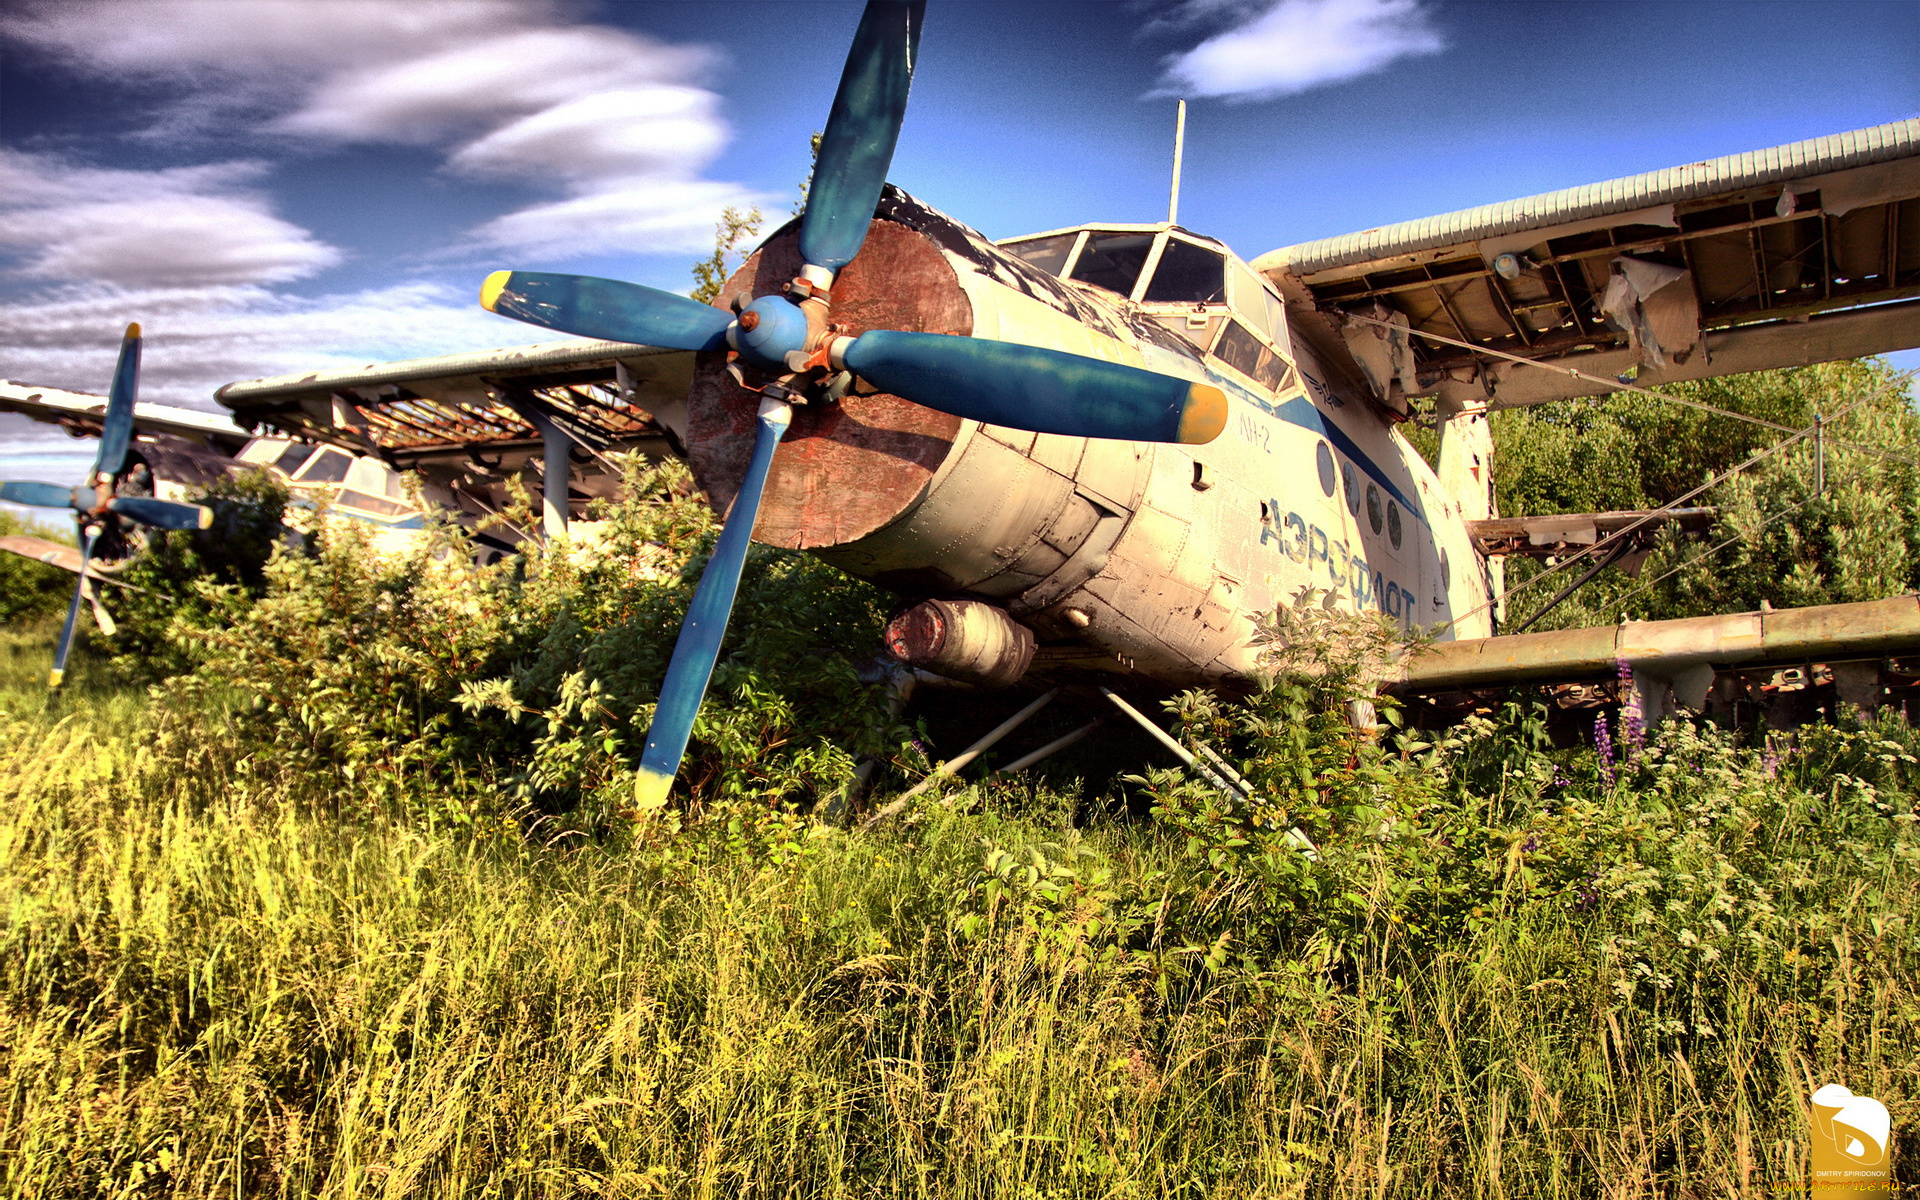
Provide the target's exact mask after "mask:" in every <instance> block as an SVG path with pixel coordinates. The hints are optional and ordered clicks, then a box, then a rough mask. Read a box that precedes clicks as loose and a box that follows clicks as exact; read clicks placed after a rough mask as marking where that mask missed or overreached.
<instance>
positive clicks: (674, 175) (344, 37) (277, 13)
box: [0, 0, 762, 285]
mask: <svg viewBox="0 0 1920 1200" xmlns="http://www.w3.org/2000/svg"><path fill="white" fill-rule="evenodd" d="M563 11H564V10H563V9H562V8H561V7H560V5H559V4H557V3H552V2H548V0H435V2H434V3H427V4H420V3H413V4H408V3H395V2H393V0H327V2H325V3H320V2H316V0H246V3H244V4H240V3H237V2H236V0H77V2H76V0H68V2H66V3H47V4H39V5H35V6H32V7H29V8H27V9H26V10H24V12H23V13H22V14H20V15H16V16H13V17H9V18H0V34H5V35H9V36H11V37H13V38H15V39H16V40H18V41H22V42H26V43H28V44H31V45H33V46H37V47H39V48H40V49H42V50H45V51H50V52H52V53H54V54H56V55H58V56H60V57H62V58H63V59H65V60H66V61H68V62H70V63H72V64H74V65H76V66H78V67H79V68H81V69H83V70H87V71H91V72H94V73H97V74H103V75H108V76H115V75H118V74H133V75H136V76H145V77H152V78H156V79H161V80H165V81H170V82H174V83H176V84H177V85H178V89H179V90H178V94H177V95H176V97H175V99H174V100H173V101H172V103H171V104H170V105H168V106H167V107H166V109H165V111H164V113H163V115H162V117H161V119H160V123H159V124H158V125H156V126H155V127H154V128H153V129H150V130H149V131H148V135H149V137H150V140H154V141H157V142H161V143H163V144H168V145H174V144H178V141H179V140H180V138H181V137H182V136H183V135H191V134H195V133H201V132H207V131H212V130H230V129H232V128H235V127H240V128H249V129H251V130H252V131H253V132H254V134H255V135H256V136H264V137H268V138H269V139H274V140H278V141H279V143H280V144H282V145H284V144H285V143H284V139H287V138H294V139H301V140H306V141H319V142H331V143H336V144H349V143H386V144H406V145H419V146H433V147H441V148H444V150H445V152H446V155H447V158H446V164H447V169H448V170H450V171H452V172H455V173H457V174H462V175H469V176H475V177H491V178H517V179H523V180H529V181H532V182H534V183H535V184H536V185H544V186H546V187H547V188H549V189H551V191H552V192H553V193H554V194H555V197H556V198H555V199H552V200H549V201H546V202H542V203H535V204H531V205H528V206H527V207H525V208H522V209H520V210H518V211H516V212H510V213H506V214H504V215H502V216H500V217H497V218H495V219H494V220H492V221H488V222H485V223H483V224H482V225H481V226H480V227H479V228H478V229H475V230H471V231H469V232H468V234H466V235H465V236H463V237H462V238H460V239H459V241H460V242H461V243H462V245H463V246H465V247H468V248H471V247H473V246H476V245H477V246H483V247H486V248H488V249H501V248H510V249H516V250H522V251H528V252H537V253H540V254H543V255H547V256H569V255H574V254H586V253H593V252H597V251H606V250H618V251H629V252H632V251H638V252H654V253H680V252H686V251H691V252H696V253H697V252H699V251H701V250H704V249H706V248H707V247H708V246H710V244H711V240H712V230H713V225H714V222H715V220H716V219H717V218H718V217H719V214H720V209H721V208H722V207H723V206H725V205H727V204H747V203H753V202H755V201H756V200H759V199H762V198H761V197H758V196H755V195H752V194H750V193H749V192H748V191H747V190H746V189H744V188H742V187H740V186H739V185H737V184H731V183H723V182H718V181H713V180H707V179H703V178H701V173H702V171H703V170H704V169H705V168H706V167H707V166H708V164H710V163H711V162H712V161H713V160H714V158H715V157H716V156H717V155H718V154H719V153H720V151H721V150H722V148H724V147H725V145H726V143H727V140H728V137H729V136H730V133H729V130H728V128H727V124H726V122H725V120H724V119H723V118H722V117H721V115H720V104H719V98H718V97H717V96H716V95H715V94H714V93H713V92H712V91H711V90H709V89H707V88H704V87H701V86H699V83H698V80H699V77H700V76H701V75H702V74H703V73H704V72H707V71H709V70H711V69H712V67H713V65H714V63H715V61H716V60H715V56H714V55H713V53H712V52H710V51H708V50H705V49H702V48H700V47H694V46H671V45H667V44H664V43H662V42H659V41H656V40H654V39H651V38H648V37H645V36H643V35H640V34H636V33H631V32H628V31H625V30H622V29H617V28H613V27H611V26H606V25H593V24H582V23H570V22H568V21H566V20H564V19H563ZM242 14H244V15H242ZM266 144H268V145H272V144H274V141H273V140H270V141H269V142H267V143H266ZM192 182H193V181H191V180H187V179H185V177H182V180H181V189H180V190H181V191H183V192H185V193H186V194H189V195H191V196H192V199H191V200H189V201H183V202H182V203H180V204H170V203H166V202H162V201H160V200H158V199H156V198H152V197H143V198H142V200H143V202H144V203H145V213H146V219H145V220H144V221H142V222H135V223H132V224H128V223H127V221H128V219H129V217H131V216H132V215H133V214H130V213H128V212H126V211H122V210H109V209H105V208H100V207H98V206H97V205H90V204H83V205H82V206H81V207H80V208H79V209H77V210H76V211H75V212H74V213H73V214H72V215H71V216H70V217H66V218H63V219H62V220H60V221H55V222H49V223H44V229H45V231H46V233H45V237H46V238H47V239H53V240H57V245H53V244H49V245H48V246H45V247H41V248H39V249H38V250H37V251H35V253H34V255H33V256H32V257H31V259H30V269H31V270H32V271H33V273H35V274H37V275H40V276H43V277H53V278H70V279H74V278H85V279H104V280H109V281H113V282H118V283H122V284H127V285H157V284H165V283H175V284H191V283H204V284H219V283H242V282H274V281H277V280H283V279H292V278H297V277H299V276H300V275H303V274H310V273H311V272H312V271H313V270H314V269H317V267H319V266H324V265H326V264H327V263H329V262H331V261H335V258H334V257H329V256H330V255H334V254H335V252H333V251H332V250H331V248H329V247H325V246H323V245H321V244H320V243H318V242H316V241H314V240H312V239H311V238H310V237H308V236H307V235H306V234H305V233H304V231H301V230H298V229H295V228H294V227H292V226H289V225H286V224H285V223H283V222H279V221H278V219H277V218H275V217H273V216H272V214H271V213H270V212H269V211H267V209H266V207H265V205H264V204H263V203H261V202H260V201H259V200H258V198H257V197H253V196H250V195H246V194H242V192H241V191H240V190H239V189H238V188H237V187H236V186H235V185H234V184H233V183H231V182H219V181H214V180H212V179H211V177H209V179H207V180H203V181H201V182H200V183H199V184H198V185H196V186H189V185H190V184H192ZM34 228H36V227H35V226H34V225H33V224H32V223H30V222H20V223H16V224H15V225H14V226H13V227H12V229H13V231H12V233H11V234H10V235H9V234H8V233H7V231H6V229H5V228H4V227H0V239H5V238H9V237H10V238H11V239H12V240H14V241H15V244H21V240H22V239H31V238H32V237H33V236H34V234H33V230H34ZM122 234H124V235H125V236H122ZM196 245H200V246H203V247H204V248H205V253H204V255H203V260H204V270H203V272H202V273H201V274H200V275H198V276H191V277H190V276H186V275H182V274H179V272H180V271H181V270H182V269H183V263H182V258H183V253H182V252H183V251H186V250H189V249H191V248H192V247H194V246H196ZM142 250H146V251H149V253H146V254H144V255H143V254H142V253H141V251H142ZM336 257H337V256H336Z"/></svg>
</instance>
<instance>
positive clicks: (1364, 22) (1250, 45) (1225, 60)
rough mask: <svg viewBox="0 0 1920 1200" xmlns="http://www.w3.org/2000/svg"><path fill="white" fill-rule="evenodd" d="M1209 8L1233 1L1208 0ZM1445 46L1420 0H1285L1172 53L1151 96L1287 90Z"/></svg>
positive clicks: (1260, 94) (1259, 95)
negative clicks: (1181, 50) (1234, 25)
mask: <svg viewBox="0 0 1920 1200" xmlns="http://www.w3.org/2000/svg"><path fill="white" fill-rule="evenodd" d="M1205 7H1206V8H1207V9H1208V10H1209V11H1211V12H1218V11H1227V10H1229V9H1230V8H1231V7H1232V6H1230V5H1228V4H1223V3H1219V2H1218V0H1205ZM1445 46H1446V42H1445V40H1444V39H1443V38H1442V37H1441V35H1440V33H1439V31H1438V30H1436V29H1435V28H1434V27H1433V25H1432V23H1431V20H1430V17H1429V14H1428V12H1427V10H1426V9H1425V8H1424V7H1422V6H1421V4H1420V2H1419V0H1280V2H1279V3H1277V4H1275V5H1273V6H1272V7H1270V8H1267V9H1266V10H1265V11H1263V12H1261V13H1259V15H1257V16H1255V17H1253V18H1252V19H1251V20H1249V21H1247V22H1246V23H1245V24H1242V25H1238V26H1236V27H1234V28H1232V29H1229V30H1227V31H1226V32H1224V33H1221V34H1217V35H1216V36H1214V37H1211V38H1208V39H1207V40H1206V41H1204V42H1202V43H1200V44H1199V45H1198V46H1195V47H1194V48H1193V49H1191V50H1189V51H1187V52H1185V53H1184V54H1178V55H1175V56H1173V57H1172V58H1171V59H1169V60H1168V62H1167V70H1166V73H1165V74H1164V75H1163V76H1162V77H1161V81H1160V85H1159V87H1158V88H1157V89H1156V90H1155V91H1154V93H1153V95H1155V96H1187V97H1195V96H1233V97H1240V98H1246V99H1266V98H1271V97H1274V96H1286V95H1291V94H1293V93H1295V92H1303V91H1306V90H1307V89H1309V88H1315V87H1319V86H1321V85H1323V84H1329V83H1338V82H1341V81H1342V80H1347V79H1353V78H1356V77H1358V76H1361V75H1367V74H1370V73H1372V72H1374V71H1377V70H1379V69H1380V68H1382V67H1384V66H1386V65H1387V64H1388V63H1390V62H1393V61H1394V60H1395V59H1398V58H1404V57H1407V56H1409V55H1417V54H1433V53H1436V52H1438V51H1440V50H1442V49H1444V48H1445Z"/></svg>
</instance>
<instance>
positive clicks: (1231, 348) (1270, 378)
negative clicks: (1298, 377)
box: [1213, 320, 1287, 392]
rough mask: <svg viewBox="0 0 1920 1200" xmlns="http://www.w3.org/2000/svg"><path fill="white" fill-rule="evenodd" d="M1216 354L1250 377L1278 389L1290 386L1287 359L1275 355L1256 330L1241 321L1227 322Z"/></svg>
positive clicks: (1216, 347) (1215, 347) (1217, 343)
mask: <svg viewBox="0 0 1920 1200" xmlns="http://www.w3.org/2000/svg"><path fill="white" fill-rule="evenodd" d="M1213 355H1214V357H1215V358H1217V359H1219V360H1220V361H1221V362H1223V363H1226V364H1227V365H1228V366H1230V367H1232V368H1233V369H1234V370H1236V371H1238V372H1240V373H1241V374H1242V375H1245V376H1246V377H1247V378H1249V379H1257V380H1259V381H1260V382H1261V383H1263V384H1265V385H1266V386H1267V387H1269V388H1271V389H1272V390H1273V391H1275V392H1279V391H1281V390H1282V389H1284V388H1285V387H1286V386H1287V360H1286V359H1284V358H1281V357H1280V356H1279V355H1277V354H1275V353H1274V352H1273V351H1272V350H1270V349H1268V348H1267V347H1266V346H1265V345H1263V344H1261V342H1260V339H1259V338H1257V337H1255V336H1254V334H1253V331H1252V330H1250V329H1248V328H1247V327H1246V326H1245V325H1242V324H1241V323H1240V322H1239V321H1237V320H1234V321H1228V322H1227V327H1226V329H1225V330H1224V331H1222V333H1221V334H1220V340H1219V341H1218V342H1215V343H1214V346H1213Z"/></svg>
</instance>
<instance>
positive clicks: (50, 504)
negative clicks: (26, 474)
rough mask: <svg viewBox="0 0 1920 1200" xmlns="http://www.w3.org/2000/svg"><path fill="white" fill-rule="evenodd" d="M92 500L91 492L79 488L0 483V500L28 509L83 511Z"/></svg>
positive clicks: (13, 481)
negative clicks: (70, 509)
mask: <svg viewBox="0 0 1920 1200" xmlns="http://www.w3.org/2000/svg"><path fill="white" fill-rule="evenodd" d="M92 499H93V492H92V491H90V490H89V491H84V492H83V491H81V490H80V489H79V488H70V487H62V486H61V485H60V484H57V483H32V482H28V481H24V480H17V479H11V480H8V481H7V482H5V483H0V500H5V501H7V502H8V503H9V504H24V505H26V506H27V507H28V508H72V509H79V510H81V511H83V512H84V511H85V510H86V507H87V501H89V500H92Z"/></svg>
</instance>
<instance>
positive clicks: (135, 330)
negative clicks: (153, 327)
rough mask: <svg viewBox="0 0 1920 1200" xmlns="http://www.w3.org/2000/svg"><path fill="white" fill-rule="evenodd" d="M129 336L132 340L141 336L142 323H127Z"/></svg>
mask: <svg viewBox="0 0 1920 1200" xmlns="http://www.w3.org/2000/svg"><path fill="white" fill-rule="evenodd" d="M127 336H128V337H130V338H133V337H139V336H140V322H138V321H129V322H128V323H127Z"/></svg>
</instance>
